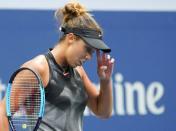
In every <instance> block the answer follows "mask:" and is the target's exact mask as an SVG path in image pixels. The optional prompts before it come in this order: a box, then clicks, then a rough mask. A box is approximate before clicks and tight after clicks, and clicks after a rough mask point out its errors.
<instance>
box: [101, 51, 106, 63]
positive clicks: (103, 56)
mask: <svg viewBox="0 0 176 131" xmlns="http://www.w3.org/2000/svg"><path fill="white" fill-rule="evenodd" d="M106 62H107V54H106V53H103V55H102V64H103V65H105V64H106Z"/></svg>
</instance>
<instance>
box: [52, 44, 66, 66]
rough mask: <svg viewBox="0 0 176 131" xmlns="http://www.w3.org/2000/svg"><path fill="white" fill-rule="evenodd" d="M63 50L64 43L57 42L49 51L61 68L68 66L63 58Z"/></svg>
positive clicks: (64, 47)
mask: <svg viewBox="0 0 176 131" xmlns="http://www.w3.org/2000/svg"><path fill="white" fill-rule="evenodd" d="M65 50H66V44H64V43H59V44H57V45H56V46H55V47H54V49H53V50H52V51H51V53H52V54H53V56H54V58H55V60H56V62H57V64H58V65H60V66H61V67H62V68H63V69H64V68H67V67H68V63H67V61H66V58H65Z"/></svg>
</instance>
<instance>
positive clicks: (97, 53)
mask: <svg viewBox="0 0 176 131" xmlns="http://www.w3.org/2000/svg"><path fill="white" fill-rule="evenodd" d="M96 55H97V62H98V65H100V64H101V55H100V50H96Z"/></svg>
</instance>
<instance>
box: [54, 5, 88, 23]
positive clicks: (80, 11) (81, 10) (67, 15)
mask: <svg viewBox="0 0 176 131" xmlns="http://www.w3.org/2000/svg"><path fill="white" fill-rule="evenodd" d="M85 13H87V10H86V9H85V7H84V6H83V5H81V4H80V3H68V4H66V5H65V6H64V7H63V8H61V9H59V10H57V11H56V12H55V16H56V18H61V19H62V20H61V21H62V23H66V22H67V21H68V20H70V19H72V18H75V17H79V16H81V15H84V14H85Z"/></svg>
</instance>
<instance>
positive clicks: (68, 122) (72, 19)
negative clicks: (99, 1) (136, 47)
mask: <svg viewBox="0 0 176 131" xmlns="http://www.w3.org/2000/svg"><path fill="white" fill-rule="evenodd" d="M55 14H56V18H57V19H58V20H59V21H60V24H61V28H60V30H61V31H62V32H63V35H62V37H61V38H60V40H59V42H58V44H56V46H55V47H54V48H53V49H50V50H49V51H48V52H47V53H46V54H44V55H39V56H37V57H35V58H33V59H32V60H30V61H28V62H26V63H24V64H23V65H22V67H29V68H32V69H33V70H35V71H37V72H38V73H39V74H40V76H41V79H42V81H43V84H44V87H45V93H46V105H45V114H44V117H43V119H42V122H41V124H40V127H39V131H82V118H83V112H84V109H85V107H86V106H88V107H89V108H90V109H91V111H92V112H93V113H94V114H95V115H96V116H98V117H100V118H108V117H110V116H111V112H112V84H111V74H112V70H113V65H114V59H112V58H110V55H107V53H108V52H110V51H111V49H110V48H109V47H108V46H107V45H106V44H105V43H104V42H103V40H102V30H101V28H100V27H99V25H98V24H97V23H96V21H95V20H94V18H93V17H92V16H91V15H90V14H89V13H88V12H87V11H86V10H85V8H84V7H83V6H82V5H80V4H79V3H68V4H66V5H65V7H63V8H61V9H58V10H57V11H56V13H55ZM100 50H102V51H103V53H102V54H101V53H100ZM94 52H96V54H97V73H98V76H99V80H100V90H99V91H98V90H97V89H96V88H95V86H94V85H93V83H92V82H91V81H90V80H89V78H88V76H87V74H86V72H85V71H84V68H83V67H82V64H83V63H84V62H85V61H87V60H89V59H91V57H92V54H93V53H94ZM4 101H5V99H4V100H3V102H2V103H1V106H2V107H4V108H5V106H4V105H5V104H4V103H5V102H4ZM4 108H1V110H2V111H1V112H4V113H3V115H5V109H4ZM4 118H5V117H4ZM5 119H6V118H5ZM5 119H4V120H5ZM4 120H3V122H5V123H6V121H7V120H5V121H4ZM4 125H5V124H4ZM6 125H7V124H6ZM5 128H7V127H4V130H5Z"/></svg>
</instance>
